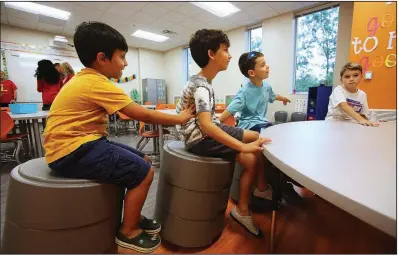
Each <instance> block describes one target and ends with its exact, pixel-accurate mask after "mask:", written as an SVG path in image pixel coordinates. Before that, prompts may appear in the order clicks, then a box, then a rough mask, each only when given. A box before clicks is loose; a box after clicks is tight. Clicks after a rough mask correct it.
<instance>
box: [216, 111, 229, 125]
mask: <svg viewBox="0 0 399 255" xmlns="http://www.w3.org/2000/svg"><path fill="white" fill-rule="evenodd" d="M231 115H232V114H231V113H230V112H229V111H228V110H224V111H223V112H222V114H221V115H220V117H219V120H220V122H221V123H223V122H224V121H225V120H227V118H228V117H230V116H231Z"/></svg>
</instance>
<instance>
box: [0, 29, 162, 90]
mask: <svg viewBox="0 0 399 255" xmlns="http://www.w3.org/2000/svg"><path fill="white" fill-rule="evenodd" d="M54 36H55V34H51V33H46V32H41V31H36V30H29V29H24V28H20V27H14V26H9V25H4V24H1V40H2V41H8V42H17V43H25V44H33V45H44V46H47V45H48V43H49V39H52V38H54ZM67 39H68V41H69V42H70V43H73V38H72V37H67ZM140 54H141V55H140V63H141V64H142V65H141V68H140V66H139V52H138V49H137V48H132V47H129V50H128V53H127V54H126V59H127V62H128V66H127V67H126V68H125V69H124V70H123V75H122V77H125V76H131V75H133V74H135V75H136V79H135V80H133V81H130V82H126V83H116V85H117V86H119V87H121V88H122V89H123V90H124V91H125V92H126V93H127V94H129V95H130V91H131V90H132V89H133V88H135V89H137V90H138V91H139V92H140V88H139V86H140V84H141V82H139V81H141V78H140V73H141V74H142V77H144V78H160V79H164V76H163V73H164V72H163V70H162V69H163V53H162V52H157V51H150V50H143V49H140ZM77 71H78V70H75V72H77ZM17 85H18V84H17Z"/></svg>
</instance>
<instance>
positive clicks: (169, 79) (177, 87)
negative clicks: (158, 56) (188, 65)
mask: <svg viewBox="0 0 399 255" xmlns="http://www.w3.org/2000/svg"><path fill="white" fill-rule="evenodd" d="M183 53H184V48H183V47H178V48H174V49H172V50H169V51H166V52H165V53H164V55H163V65H164V67H165V68H164V74H165V80H166V85H167V88H168V89H167V97H168V99H167V100H168V103H171V104H173V103H174V102H173V97H174V96H180V94H181V92H182V89H183V86H184V84H185V82H186V79H185V73H184V72H183V64H184V61H185V60H184V59H183V55H184V54H183Z"/></svg>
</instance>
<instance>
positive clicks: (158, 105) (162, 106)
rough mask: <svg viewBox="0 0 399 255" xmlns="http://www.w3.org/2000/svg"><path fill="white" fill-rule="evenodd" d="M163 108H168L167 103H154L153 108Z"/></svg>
mask: <svg viewBox="0 0 399 255" xmlns="http://www.w3.org/2000/svg"><path fill="white" fill-rule="evenodd" d="M165 109H168V105H167V104H156V105H155V110H165Z"/></svg>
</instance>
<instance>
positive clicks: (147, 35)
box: [132, 30, 169, 42]
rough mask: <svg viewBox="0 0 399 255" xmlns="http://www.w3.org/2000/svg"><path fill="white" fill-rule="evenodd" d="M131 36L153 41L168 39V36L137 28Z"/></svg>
mask: <svg viewBox="0 0 399 255" xmlns="http://www.w3.org/2000/svg"><path fill="white" fill-rule="evenodd" d="M132 36H135V37H138V38H143V39H146V40H151V41H155V42H163V41H165V40H168V39H169V37H166V36H163V35H158V34H154V33H151V32H147V31H143V30H137V31H136V32H134V33H133V34H132Z"/></svg>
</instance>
